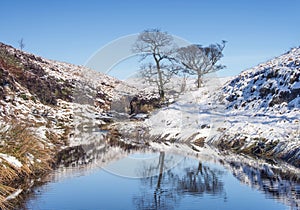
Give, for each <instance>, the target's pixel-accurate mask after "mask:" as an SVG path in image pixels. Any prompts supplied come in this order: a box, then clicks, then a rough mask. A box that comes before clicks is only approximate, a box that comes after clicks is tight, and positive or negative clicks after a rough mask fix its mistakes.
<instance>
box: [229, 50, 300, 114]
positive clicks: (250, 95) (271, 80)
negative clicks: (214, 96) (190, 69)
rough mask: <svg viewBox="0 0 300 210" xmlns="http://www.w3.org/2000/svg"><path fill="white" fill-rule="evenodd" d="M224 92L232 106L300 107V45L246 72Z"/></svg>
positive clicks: (274, 108) (267, 109) (256, 107)
mask: <svg viewBox="0 0 300 210" xmlns="http://www.w3.org/2000/svg"><path fill="white" fill-rule="evenodd" d="M223 92H224V94H225V95H226V101H228V102H229V103H228V108H229V109H232V108H233V109H238V110H252V111H260V110H261V111H279V110H281V111H288V110H291V109H293V108H300V48H293V49H291V50H290V51H289V52H287V53H286V54H284V55H281V56H279V57H277V58H274V59H272V60H270V61H268V62H266V63H263V64H260V65H258V66H256V67H254V68H252V69H249V70H246V71H244V72H242V73H241V74H240V75H238V76H237V77H236V78H235V79H233V80H232V81H231V82H230V83H228V84H227V85H226V86H225V87H224V88H223Z"/></svg>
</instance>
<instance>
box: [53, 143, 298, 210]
mask: <svg viewBox="0 0 300 210" xmlns="http://www.w3.org/2000/svg"><path fill="white" fill-rule="evenodd" d="M150 146H151V148H152V149H145V148H144V149H137V150H134V149H132V150H126V151H125V150H123V149H121V148H120V147H111V146H105V145H103V147H102V149H99V150H98V151H96V150H95V149H93V148H92V147H90V150H88V149H87V148H86V149H85V150H86V152H87V153H88V154H91V155H90V158H91V157H94V159H90V161H89V162H87V163H84V164H83V162H82V161H75V162H74V163H70V164H69V165H70V166H69V167H61V168H59V169H57V170H56V171H54V173H53V174H52V176H51V177H49V179H50V181H51V180H55V181H60V180H64V179H66V178H71V177H74V176H75V177H77V176H86V175H88V174H91V173H93V171H95V170H102V169H103V170H105V171H107V172H109V173H112V174H114V175H117V176H122V177H124V176H125V177H128V176H129V175H130V176H131V178H133V177H135V178H137V177H140V178H142V180H141V181H142V182H143V183H148V184H152V185H151V186H152V188H153V192H156V196H157V198H159V197H160V198H162V199H164V198H166V199H167V197H165V196H168V195H169V193H173V195H174V196H176V197H177V198H178V199H179V198H180V197H181V196H185V195H189V196H194V195H195V196H202V195H205V194H211V195H213V196H220V197H224V198H225V197H227V195H228V194H227V195H226V189H224V186H223V183H222V181H221V180H222V179H221V177H222V176H223V175H222V174H220V173H219V172H220V170H215V169H213V168H212V167H211V166H212V165H219V166H218V167H217V168H218V169H221V170H222V171H224V168H226V170H227V171H229V172H231V173H232V174H233V176H234V177H236V178H237V180H239V181H240V182H242V183H244V184H246V185H248V186H250V187H251V188H254V189H255V190H258V191H260V192H262V193H264V194H265V195H266V197H267V198H271V199H275V200H278V201H279V202H281V203H284V204H285V205H287V206H291V207H293V209H298V208H299V202H300V197H299V196H300V194H299V193H300V192H299V190H300V189H299V186H300V177H299V174H300V170H299V169H297V168H294V167H292V166H290V165H288V164H284V163H278V164H270V163H267V162H265V161H263V160H259V159H254V158H251V157H247V156H241V155H236V154H233V153H227V154H222V153H219V152H218V150H216V149H213V148H210V147H207V146H205V147H196V146H195V147H196V149H197V150H198V151H196V150H194V149H192V148H191V147H190V146H189V145H187V144H183V143H169V142H165V143H154V142H152V143H150ZM99 148H100V146H99ZM94 152H95V153H94ZM191 161H192V162H193V165H192V166H189V165H191V164H190V162H191ZM220 165H222V166H224V168H223V167H222V166H220ZM178 168H183V169H184V170H178ZM161 173H162V175H161V177H160V174H161ZM157 185H159V188H157ZM152 188H151V189H152ZM147 192H148V191H147ZM153 192H151V195H152V197H151V196H150V197H151V198H154V197H153ZM148 195H149V194H148ZM146 197H149V196H146ZM146 197H143V198H146ZM136 198H137V199H142V198H140V197H139V196H137V197H136ZM231 198H232V197H231ZM157 200H158V199H157Z"/></svg>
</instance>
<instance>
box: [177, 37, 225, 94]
mask: <svg viewBox="0 0 300 210" xmlns="http://www.w3.org/2000/svg"><path fill="white" fill-rule="evenodd" d="M225 44H226V41H224V40H223V41H222V43H221V44H211V45H209V46H208V47H202V46H201V45H196V44H194V45H189V46H187V47H182V48H179V49H178V50H177V56H176V57H177V60H178V61H179V63H181V65H182V66H183V69H184V72H187V73H189V74H192V75H197V87H198V88H199V87H200V86H201V84H202V77H203V75H205V74H207V73H211V72H215V71H218V70H221V69H223V68H225V66H224V65H217V62H218V61H219V60H220V59H221V58H222V57H223V49H224V47H225Z"/></svg>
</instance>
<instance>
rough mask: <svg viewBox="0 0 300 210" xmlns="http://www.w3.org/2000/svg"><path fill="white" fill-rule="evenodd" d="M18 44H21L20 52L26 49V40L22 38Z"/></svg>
mask: <svg viewBox="0 0 300 210" xmlns="http://www.w3.org/2000/svg"><path fill="white" fill-rule="evenodd" d="M18 43H19V47H20V50H23V49H24V47H25V44H24V39H23V38H21V39H20V40H19V41H18Z"/></svg>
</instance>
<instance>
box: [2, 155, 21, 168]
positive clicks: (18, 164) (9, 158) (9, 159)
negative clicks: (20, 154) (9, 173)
mask: <svg viewBox="0 0 300 210" xmlns="http://www.w3.org/2000/svg"><path fill="white" fill-rule="evenodd" d="M0 158H2V159H4V160H6V161H7V162H8V163H9V164H11V165H12V166H14V167H16V168H21V167H22V166H23V164H22V163H21V162H20V161H19V160H18V159H17V158H15V157H13V156H10V155H7V154H3V153H0Z"/></svg>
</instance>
